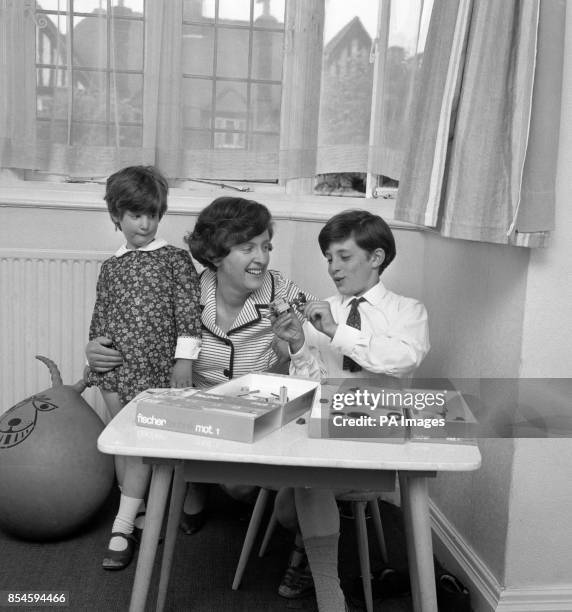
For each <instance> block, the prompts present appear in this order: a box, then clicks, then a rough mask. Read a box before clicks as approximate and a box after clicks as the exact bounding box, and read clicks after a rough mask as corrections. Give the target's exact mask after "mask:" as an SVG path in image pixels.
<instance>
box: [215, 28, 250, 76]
mask: <svg viewBox="0 0 572 612" xmlns="http://www.w3.org/2000/svg"><path fill="white" fill-rule="evenodd" d="M248 40H249V32H248V30H236V29H227V28H219V29H218V48H217V67H216V73H217V76H225V77H233V78H243V79H245V78H247V77H248V55H249V54H248Z"/></svg>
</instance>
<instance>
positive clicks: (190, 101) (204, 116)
mask: <svg viewBox="0 0 572 612" xmlns="http://www.w3.org/2000/svg"><path fill="white" fill-rule="evenodd" d="M212 87H213V84H212V81H209V80H206V79H183V95H182V104H183V108H182V113H183V127H186V128H189V127H193V128H207V129H208V128H210V127H211V116H212Z"/></svg>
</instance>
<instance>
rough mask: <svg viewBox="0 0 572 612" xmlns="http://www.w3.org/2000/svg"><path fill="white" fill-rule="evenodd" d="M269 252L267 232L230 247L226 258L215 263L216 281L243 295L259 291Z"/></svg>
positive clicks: (270, 246) (270, 247) (270, 244)
mask: <svg viewBox="0 0 572 612" xmlns="http://www.w3.org/2000/svg"><path fill="white" fill-rule="evenodd" d="M271 250H272V243H271V242H270V235H269V234H268V230H266V231H264V232H262V234H259V235H258V236H255V237H254V238H251V239H250V240H249V241H248V242H243V243H242V244H237V245H235V246H233V247H231V249H230V253H229V254H228V255H227V256H226V257H223V258H222V259H220V260H219V261H218V262H215V265H216V266H217V272H216V274H217V281H218V282H219V283H224V284H225V285H226V286H229V287H232V288H234V289H235V290H236V291H237V292H239V293H243V294H248V293H252V291H255V290H256V289H259V288H260V287H261V286H262V283H263V282H264V274H265V272H266V269H267V268H268V263H269V262H270V251H271Z"/></svg>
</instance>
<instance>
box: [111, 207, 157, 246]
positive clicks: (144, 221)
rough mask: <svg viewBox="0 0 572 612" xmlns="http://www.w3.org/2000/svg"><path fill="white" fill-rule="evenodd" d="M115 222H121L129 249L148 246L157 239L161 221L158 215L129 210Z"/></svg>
mask: <svg viewBox="0 0 572 612" xmlns="http://www.w3.org/2000/svg"><path fill="white" fill-rule="evenodd" d="M113 220H114V221H115V222H117V221H118V222H119V224H120V226H121V231H122V232H123V235H124V236H125V240H126V241H127V248H128V249H140V248H141V247H145V246H147V245H148V244H149V243H150V242H151V241H152V240H153V239H154V238H155V234H156V233H157V228H158V227H159V221H160V219H159V215H158V214H156V213H138V212H132V211H129V210H126V211H125V213H123V217H121V219H119V220H117V219H113Z"/></svg>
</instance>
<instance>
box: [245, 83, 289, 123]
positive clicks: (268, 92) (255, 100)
mask: <svg viewBox="0 0 572 612" xmlns="http://www.w3.org/2000/svg"><path fill="white" fill-rule="evenodd" d="M281 93H282V87H281V86H280V85H266V84H259V83H254V84H253V85H252V89H251V93H250V105H251V108H252V128H253V129H254V130H260V131H264V132H279V131H280V96H281Z"/></svg>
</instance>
